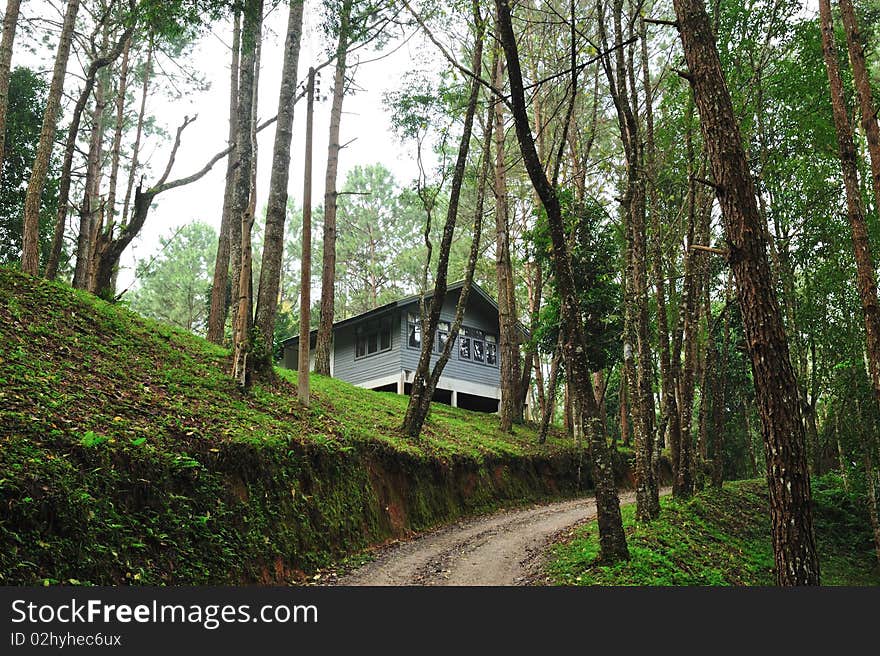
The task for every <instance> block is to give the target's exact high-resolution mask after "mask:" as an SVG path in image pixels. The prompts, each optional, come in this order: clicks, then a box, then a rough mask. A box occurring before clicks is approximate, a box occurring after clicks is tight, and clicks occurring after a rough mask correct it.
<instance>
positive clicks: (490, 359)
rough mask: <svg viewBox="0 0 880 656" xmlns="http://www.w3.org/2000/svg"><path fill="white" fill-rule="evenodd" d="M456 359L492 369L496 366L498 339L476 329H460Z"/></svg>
mask: <svg viewBox="0 0 880 656" xmlns="http://www.w3.org/2000/svg"><path fill="white" fill-rule="evenodd" d="M458 357H459V359H461V360H471V361H472V362H479V363H481V364H487V365H489V366H492V367H495V366H498V338H497V337H496V336H495V335H488V334H486V333H485V332H484V331H482V330H477V329H476V328H462V329H461V341H460V342H459V347H458Z"/></svg>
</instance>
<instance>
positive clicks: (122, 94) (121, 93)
mask: <svg viewBox="0 0 880 656" xmlns="http://www.w3.org/2000/svg"><path fill="white" fill-rule="evenodd" d="M130 53H131V37H129V38H128V39H126V41H125V46H124V48H123V50H122V63H120V65H119V84H118V87H117V90H116V124H115V125H114V126H113V146H112V148H111V152H110V178H109V179H108V180H107V213H106V216H107V227H106V230H108V231H110V232H112V231H113V226H114V223H115V217H116V187H117V184H118V181H119V161H120V157H121V151H122V131H123V129H124V128H125V98H126V95H127V91H128V73H129V58H130Z"/></svg>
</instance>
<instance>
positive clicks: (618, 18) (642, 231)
mask: <svg viewBox="0 0 880 656" xmlns="http://www.w3.org/2000/svg"><path fill="white" fill-rule="evenodd" d="M603 5H604V3H603V2H601V1H600V2H599V3H598V4H597V9H598V10H599V17H598V25H599V33H600V38H601V41H602V49H603V50H604V51H606V52H608V51H609V48H608V38H607V35H606V33H605V25H604V23H605V15H604V6H603ZM629 22H630V24H631V21H629ZM612 23H613V27H614V38H615V41H616V43H623V42H624V34H623V0H614V2H613V3H612ZM630 54H632V53H630ZM612 58H613V64H614V65H613V66H612V61H611V60H612ZM602 65H603V68H604V70H605V76H606V77H607V79H608V87H609V90H610V92H611V96H612V99H613V101H614V106H615V108H616V110H617V121H618V128H619V130H620V138H621V141H622V142H623V146H624V154H625V156H626V169H627V177H626V189H625V191H624V194H623V199H622V201H621V213H622V214H623V216H624V222H625V225H626V228H625V232H626V257H625V260H626V275H625V285H624V287H625V293H624V347H623V350H624V362H625V371H626V374H627V377H628V379H629V380H628V384H629V388H630V389H631V390H633V392H634V393H633V395H632V397H633V403H632V404H631V406H632V412H633V437H634V439H635V450H636V515H637V516H638V519H639V520H640V521H650V520H651V519H654V518H655V517H657V515H659V514H660V498H659V489H658V486H657V485H656V483H655V481H654V467H653V465H652V460H653V456H654V395H653V391H652V389H651V388H652V382H653V381H652V379H653V374H652V358H651V345H650V338H649V330H650V324H649V318H648V287H647V248H646V242H647V234H646V225H645V219H646V198H645V191H646V187H645V175H644V174H645V171H644V159H643V157H644V155H643V153H644V147H643V141H642V131H641V126H640V125H639V117H638V97H637V91H636V87H635V71H634V67H633V58H632V56H630V57H627V56H626V55H625V53H624V52H623V51H621V50H620V49H617V50H615V51H614V54H613V56H612V54H611V53H610V52H608V54H606V55H605V56H604V57H603V58H602Z"/></svg>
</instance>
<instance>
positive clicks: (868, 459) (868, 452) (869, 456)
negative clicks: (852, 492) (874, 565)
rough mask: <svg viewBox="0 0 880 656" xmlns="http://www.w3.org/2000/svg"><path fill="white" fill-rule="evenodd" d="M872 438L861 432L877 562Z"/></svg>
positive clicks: (878, 514)
mask: <svg viewBox="0 0 880 656" xmlns="http://www.w3.org/2000/svg"><path fill="white" fill-rule="evenodd" d="M871 442H872V440H871V439H868V438H866V437H865V435H864V433H862V447H863V449H864V451H865V478H866V479H867V484H868V485H867V488H868V489H867V490H866V495H867V497H868V498H867V501H868V503H867V506H868V518H869V520H870V523H871V533H872V534H873V535H874V552H875V553H876V555H877V562H878V563H880V509H878V504H877V474H876V473H875V472H874V454H873V451H874V446H873V444H872V443H871Z"/></svg>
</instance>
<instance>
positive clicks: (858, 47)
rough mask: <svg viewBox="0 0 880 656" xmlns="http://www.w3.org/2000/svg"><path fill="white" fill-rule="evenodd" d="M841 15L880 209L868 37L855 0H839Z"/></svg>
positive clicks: (879, 133)
mask: <svg viewBox="0 0 880 656" xmlns="http://www.w3.org/2000/svg"><path fill="white" fill-rule="evenodd" d="M837 4H838V5H840V17H841V19H842V20H843V27H844V33H845V34H846V45H847V48H848V50H849V61H850V65H851V66H852V72H853V81H854V82H855V87H856V95H857V96H858V99H859V108H860V110H861V111H860V114H861V121H862V129H863V130H864V131H865V137H866V138H867V141H868V155H869V157H870V160H871V182H872V186H873V188H874V204H875V207H877V208H878V209H877V211H878V212H880V127H878V124H877V108H876V106H875V105H874V98H873V94H872V92H871V78H870V75H869V74H868V68H867V65H866V64H865V50H864V40H863V39H862V35H861V34H860V33H859V25H858V21H857V20H856V12H855V9H854V8H853V3H852V0H838V3H837Z"/></svg>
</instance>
